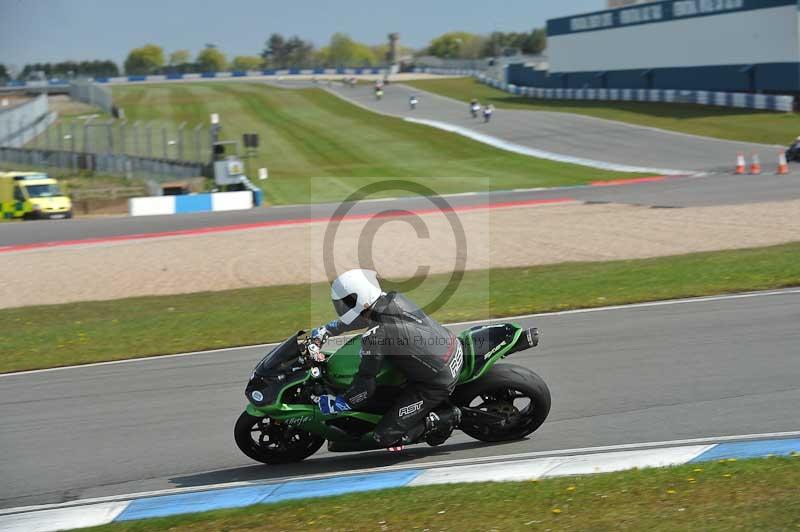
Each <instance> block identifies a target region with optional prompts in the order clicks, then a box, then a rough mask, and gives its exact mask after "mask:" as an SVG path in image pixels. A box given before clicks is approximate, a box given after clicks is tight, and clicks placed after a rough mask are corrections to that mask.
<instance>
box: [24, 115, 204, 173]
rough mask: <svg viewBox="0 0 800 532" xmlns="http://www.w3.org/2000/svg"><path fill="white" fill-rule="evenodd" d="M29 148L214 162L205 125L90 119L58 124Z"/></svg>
mask: <svg viewBox="0 0 800 532" xmlns="http://www.w3.org/2000/svg"><path fill="white" fill-rule="evenodd" d="M28 147H31V148H44V149H48V150H49V149H55V150H60V151H70V152H83V153H94V154H98V155H123V154H124V155H129V156H133V157H145V158H148V159H170V160H176V161H184V162H195V163H207V162H209V161H210V159H211V132H210V131H209V129H208V128H207V127H205V126H203V125H202V124H197V125H193V124H187V123H182V124H177V125H176V124H175V123H172V122H158V121H153V122H141V121H136V122H129V121H127V120H114V119H108V120H107V119H98V118H91V117H89V118H77V119H71V120H59V121H58V122H56V123H55V124H54V125H53V126H51V127H49V128H48V129H46V130H44V131H43V132H42V133H41V134H40V135H38V136H37V137H36V138H34V139H32V141H31V142H30V143H29V145H28Z"/></svg>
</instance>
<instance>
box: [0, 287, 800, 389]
mask: <svg viewBox="0 0 800 532" xmlns="http://www.w3.org/2000/svg"><path fill="white" fill-rule="evenodd" d="M792 294H800V288H786V289H781V290H769V291H760V292H743V293H736V294H724V295H718V296H700V297H689V298H679V299H665V300H656V301H645V302H642V303H630V304H627V305H610V306H605V307H591V308H579V309H572V310H559V311H553V312H539V313H536V314H520V315H516V316H498V317H496V318H486V319H480V320H469V321H459V322H454V323H446V324H445V326H447V327H453V326H459V325H469V324H481V323H490V322H496V321H500V320H525V319H531V318H542V317H548V316H567V315H570V314H589V313H592V312H606V311H610V310H627V309H636V308H648V307H662V306H669V305H680V304H686V303H706V302H713V301H727V300H735V299H749V298H754V297H766V296H780V295H792ZM279 343H280V342H270V343H266V344H251V345H240V346H233V347H221V348H219V349H209V350H206V351H189V352H186V353H173V354H169V355H153V356H149V357H141V358H126V359H124V360H109V361H106V362H92V363H91V364H76V365H73V366H59V367H57V368H44V369H33V370H27V371H15V372H13V373H0V378H3V377H15V376H19V375H32V374H35V373H47V372H51V371H63V370H68V369H81V368H91V367H96V366H110V365H113V364H127V363H134V362H152V361H157V360H166V359H170V358H180V357H186V356H193V355H208V354H213V353H223V352H226V351H234V350H238V349H256V348H263V347H269V346H273V345H278V344H279Z"/></svg>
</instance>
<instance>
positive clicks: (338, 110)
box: [114, 83, 635, 204]
mask: <svg viewBox="0 0 800 532" xmlns="http://www.w3.org/2000/svg"><path fill="white" fill-rule="evenodd" d="M114 101H115V104H116V105H118V106H120V107H122V108H124V109H125V114H126V117H127V118H128V120H129V122H135V121H137V120H141V121H144V122H147V121H154V122H155V124H156V128H155V131H156V133H157V135H156V136H155V139H156V140H158V139H160V127H161V126H162V125H170V127H174V125H175V124H178V123H180V122H187V123H188V124H190V125H194V124H201V123H202V124H207V123H208V121H209V115H210V113H212V112H215V113H219V115H220V118H221V122H222V125H223V129H222V137H223V139H227V140H238V141H239V142H241V135H242V133H245V132H255V133H259V134H260V137H261V144H262V145H261V147H260V149H259V151H258V154H257V156H256V157H255V158H254V159H253V160H252V161H251V163H252V164H251V168H252V170H251V172H250V173H251V174H255V173H256V170H255V169H256V168H259V167H262V166H266V167H267V168H269V172H270V179H269V181H267V182H266V183H259V184H261V185H263V187H264V190H265V193H266V196H267V200H268V201H269V202H271V203H273V204H293V203H308V202H320V201H336V200H341V199H344V198H345V197H347V196H348V195H349V194H350V193H351V192H352V191H353V190H355V189H357V188H359V187H361V186H363V185H365V184H367V183H372V182H375V181H379V180H382V179H386V178H403V179H408V180H410V181H414V182H417V183H423V184H426V185H428V186H430V187H432V188H433V189H434V190H435V191H436V192H437V193H440V194H444V193H452V192H465V191H480V190H485V189H486V188H487V187H491V188H494V189H513V188H524V187H539V186H556V185H573V184H583V183H588V182H591V181H597V180H608V179H617V178H621V177H635V175H633V174H622V175H620V173H619V172H609V171H601V170H596V169H592V168H587V167H582V166H576V165H568V164H563V163H557V162H552V161H545V160H541V159H536V158H532V157H527V156H524V155H518V154H512V153H509V152H506V151H502V150H499V149H496V148H492V147H490V146H487V145H485V144H481V143H479V142H476V141H473V140H470V139H467V138H464V137H462V136H459V135H456V134H453V133H448V132H444V131H441V130H437V129H435V128H430V127H427V126H422V125H418V124H412V123H409V122H405V121H403V120H401V119H399V118H393V117H388V116H382V115H378V114H375V113H372V112H370V111H367V110H364V109H362V108H360V107H357V106H355V105H351V104H349V103H347V102H344V101H342V100H341V99H339V98H337V97H335V96H333V95H331V94H329V93H327V92H325V91H323V90H321V89H303V90H292V89H281V88H275V87H270V86H268V85H266V84H263V83H261V84H257V83H192V84H161V85H159V84H156V85H146V86H134V87H119V88H114ZM159 142H160V140H159ZM159 149H160V148H159ZM240 149H241V146H240ZM156 151H158V150H156ZM314 178H323V179H314ZM387 195H397V192H394V191H391V192H387Z"/></svg>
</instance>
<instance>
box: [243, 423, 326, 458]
mask: <svg viewBox="0 0 800 532" xmlns="http://www.w3.org/2000/svg"><path fill="white" fill-rule="evenodd" d="M233 437H234V439H235V440H236V445H237V446H238V447H239V450H241V451H242V452H243V453H244V454H246V455H247V456H248V457H250V458H252V459H253V460H255V461H257V462H261V463H264V464H289V463H292V462H300V461H301V460H305V459H306V458H308V457H309V456H311V455H312V454H314V453H315V452H317V451H318V450H319V448H320V447H322V444H323V443H325V438H323V437H321V436H317V435H316V434H312V433H310V432H308V431H304V430H302V429H297V428H292V427H290V426H289V425H286V424H283V423H282V424H277V423H274V422H273V420H271V419H270V418H268V417H263V418H262V417H256V416H251V415H250V414H248V413H247V412H242V415H240V416H239V419H237V420H236V426H235V427H234V429H233Z"/></svg>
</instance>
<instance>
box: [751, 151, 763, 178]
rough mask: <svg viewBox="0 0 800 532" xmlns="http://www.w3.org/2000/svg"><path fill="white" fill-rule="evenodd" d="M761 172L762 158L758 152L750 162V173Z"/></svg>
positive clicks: (756, 173)
mask: <svg viewBox="0 0 800 532" xmlns="http://www.w3.org/2000/svg"><path fill="white" fill-rule="evenodd" d="M760 173H761V159H759V157H758V154H757V153H754V154H753V162H752V163H751V164H750V174H751V175H759V174H760Z"/></svg>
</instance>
